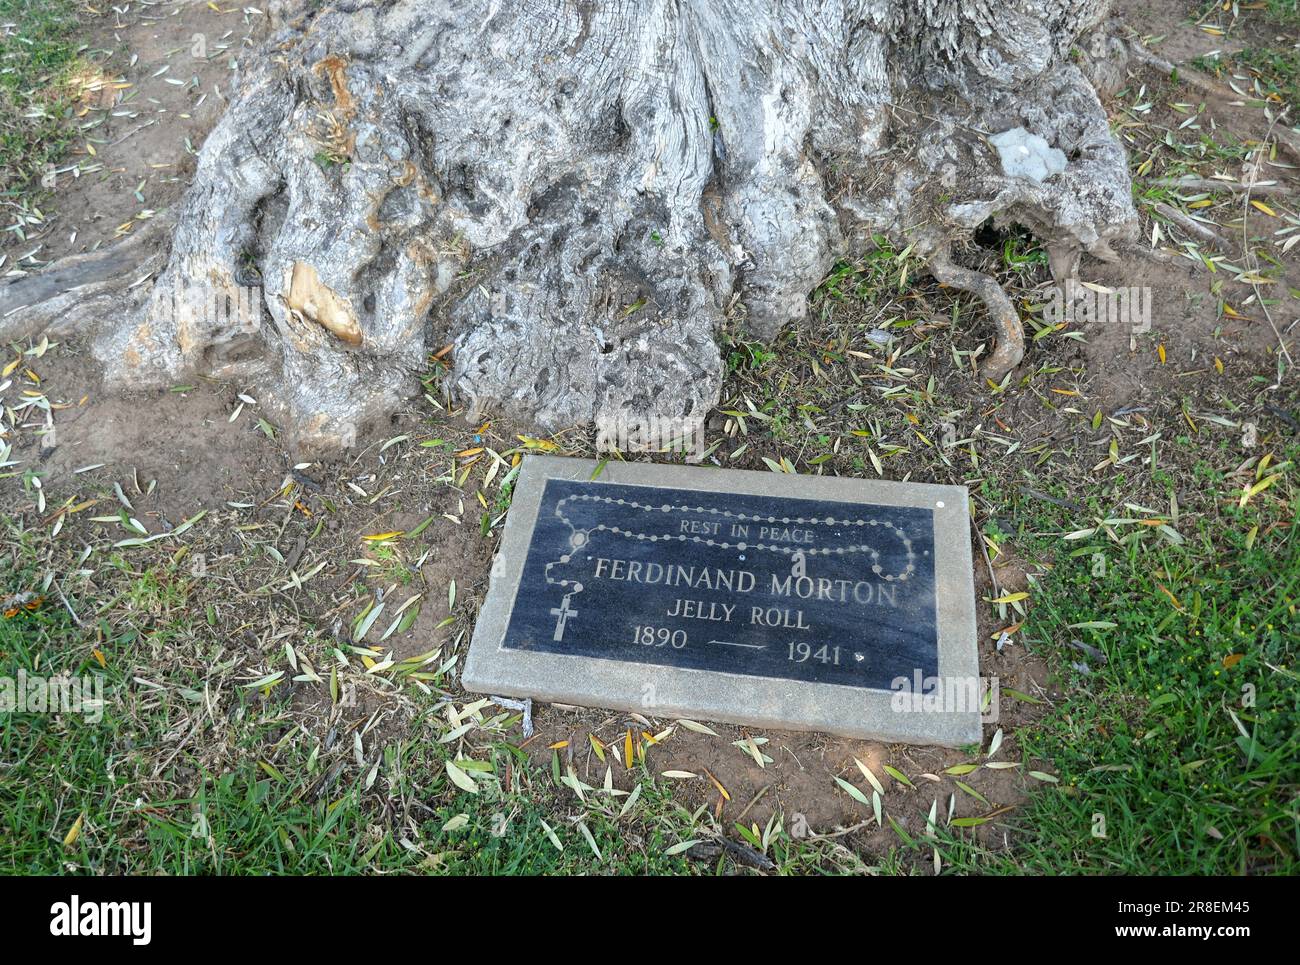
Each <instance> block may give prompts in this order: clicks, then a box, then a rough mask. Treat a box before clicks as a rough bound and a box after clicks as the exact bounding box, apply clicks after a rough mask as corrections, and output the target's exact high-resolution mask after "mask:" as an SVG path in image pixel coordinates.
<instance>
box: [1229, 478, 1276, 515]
mask: <svg viewBox="0 0 1300 965" xmlns="http://www.w3.org/2000/svg"><path fill="white" fill-rule="evenodd" d="M1281 478H1282V474H1281V473H1280V472H1275V473H1273V475H1271V476H1269V477H1268V478H1267V479H1265V480H1264V481H1263V482H1257V483H1255V485H1253V486H1251V487H1250V488H1249V489H1247V490H1246V491H1245V492H1243V493H1242V494H1241V501H1240V502H1239V503H1237V508H1238V509H1242V508H1244V507H1245V505H1246V504H1247V503H1248V502H1250V501H1251V500H1252V499H1254V498H1255V497H1256V496H1258V495H1259V494H1260V493H1262V492H1263V491H1264V490H1265V489H1267V488H1268V487H1269V486H1271V485H1273V483H1275V482H1277V481H1278V480H1279V479H1281Z"/></svg>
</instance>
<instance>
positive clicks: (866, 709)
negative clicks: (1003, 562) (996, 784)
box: [463, 456, 981, 745]
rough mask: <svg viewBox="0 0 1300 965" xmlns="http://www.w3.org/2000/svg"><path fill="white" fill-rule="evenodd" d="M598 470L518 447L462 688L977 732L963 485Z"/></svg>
mask: <svg viewBox="0 0 1300 965" xmlns="http://www.w3.org/2000/svg"><path fill="white" fill-rule="evenodd" d="M597 465H598V464H597V463H595V462H593V461H590V460H580V459H563V458H556V457H550V456H530V457H527V458H526V461H525V463H524V466H523V468H522V470H521V472H520V475H519V479H518V481H517V484H516V487H515V492H514V497H513V502H512V506H511V509H510V515H509V516H508V518H507V520H506V526H505V531H504V534H503V537H502V544H501V550H500V553H499V554H498V559H497V562H496V564H495V565H494V567H493V574H494V575H493V579H492V583H491V586H490V588H489V592H488V597H487V600H486V601H485V603H484V606H483V610H482V612H481V613H480V616H479V620H478V624H477V626H476V628H475V632H474V638H473V641H472V643H471V646H470V652H469V656H468V658H467V660H466V664H465V670H464V674H463V683H464V685H465V687H466V688H467V689H469V690H472V691H476V692H482V693H491V694H498V695H506V696H515V697H534V698H537V699H540V700H545V701H552V702H558V703H567V704H579V705H585V706H595V707H608V708H613V709H622V710H633V711H636V712H638V713H641V714H644V715H646V716H662V717H692V718H697V719H701V720H720V721H729V722H733V723H748V724H755V725H760V726H769V727H776V728H787V729H802V730H824V731H828V732H831V733H836V734H842V735H845V736H850V737H864V738H865V737H870V738H877V739H882V740H903V741H912V742H918V743H937V744H948V745H960V744H965V743H973V742H977V741H978V740H979V738H980V701H981V697H980V692H979V687H980V685H979V680H978V668H977V658H976V639H975V633H976V631H975V604H974V586H973V580H972V572H971V547H970V536H969V523H968V516H967V494H966V490H965V489H964V488H962V487H952V486H932V485H927V484H917V483H885V482H871V481H863V480H855V479H842V478H830V477H821V476H797V475H785V474H780V473H761V472H745V471H740V470H710V469H702V468H690V467H678V466H657V465H650V464H646V463H607V464H606V465H605V467H604V469H603V470H602V471H601V472H600V473H599V475H598V476H597V478H596V479H594V480H593V479H592V478H591V477H592V475H593V473H595V470H596V468H597ZM923 698H925V699H923Z"/></svg>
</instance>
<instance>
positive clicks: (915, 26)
mask: <svg viewBox="0 0 1300 965" xmlns="http://www.w3.org/2000/svg"><path fill="white" fill-rule="evenodd" d="M1107 7H1108V0H1006V2H992V0H789V2H779V0H769V2H760V0H641V2H635V3H634V2H628V0H511V2H504V0H374V2H363V0H339V2H336V3H333V4H332V5H328V6H325V7H324V8H323V9H319V10H312V11H306V12H297V11H298V10H300V7H298V6H297V5H291V4H287V3H281V4H278V5H275V4H273V9H272V12H273V14H274V15H275V16H276V17H277V18H278V20H279V28H278V32H277V33H276V35H275V36H274V37H273V38H272V39H271V40H270V41H269V42H268V44H267V46H266V48H265V49H264V51H263V52H262V55H261V56H260V57H259V58H257V59H255V60H253V61H250V62H249V63H248V64H246V65H245V66H244V70H243V72H242V75H241V77H240V80H239V83H238V88H237V91H236V94H235V96H234V98H233V99H232V102H231V106H230V109H229V111H228V112H227V114H226V115H225V117H224V118H223V120H222V121H221V122H220V123H219V125H218V126H217V127H216V129H215V130H214V131H213V132H212V134H211V135H210V136H209V138H208V140H207V142H206V143H205V144H204V146H203V149H202V152H201V154H200V159H199V165H198V170H197V173H196V175H195V179H194V183H193V185H192V187H191V188H190V190H189V192H188V194H187V195H186V196H185V198H184V200H183V202H182V203H181V205H180V206H179V210H178V211H176V212H175V215H174V218H172V219H171V221H170V222H169V223H168V224H167V225H165V226H164V227H165V229H166V230H165V231H158V232H156V235H157V239H158V240H157V243H156V244H154V245H153V246H152V247H151V245H150V243H148V242H142V241H136V242H134V243H133V245H134V246H133V247H131V248H126V249H124V250H121V251H119V250H116V249H115V250H112V251H110V252H107V253H104V254H101V255H96V256H89V257H88V258H84V259H82V260H81V261H79V262H78V263H76V264H73V265H64V266H57V267H56V268H54V269H52V270H51V272H49V273H47V274H46V275H37V276H33V277H31V278H27V279H22V280H20V281H19V282H17V283H15V284H11V285H10V286H8V287H7V288H5V289H0V337H2V338H5V339H10V338H13V337H16V336H18V335H24V334H30V333H32V332H34V331H36V330H38V329H40V328H43V327H50V326H54V327H55V329H56V330H67V329H69V328H71V327H74V326H80V325H92V326H93V331H94V335H93V346H94V354H95V355H96V356H97V357H98V359H99V360H100V361H101V362H102V364H103V366H104V369H105V376H106V379H107V381H108V382H109V383H110V384H112V385H118V386H123V387H128V388H142V387H143V388H147V387H154V386H159V387H160V386H165V385H170V384H174V383H175V382H177V381H179V380H181V379H184V378H186V377H189V376H192V375H193V374H195V373H207V374H212V375H215V376H220V377H228V378H233V379H236V380H239V381H240V382H241V383H242V384H244V385H247V386H249V387H250V388H251V389H254V390H256V391H257V392H258V394H259V397H260V398H262V399H263V401H264V402H266V403H267V404H269V405H270V406H272V408H273V411H276V413H277V414H278V416H279V418H280V420H281V421H282V422H283V423H284V425H285V427H286V429H287V430H288V434H289V438H290V440H291V442H293V443H294V444H295V446H296V447H297V448H298V449H299V450H300V451H305V452H311V453H318V452H322V451H329V450H334V449H337V448H339V447H342V446H346V445H349V444H351V443H352V442H353V441H354V439H355V435H356V432H357V428H358V426H359V425H361V424H362V423H363V422H364V421H365V420H366V419H368V418H369V417H372V416H375V415H378V414H381V413H383V412H385V411H387V410H390V409H391V408H392V407H393V406H394V405H395V404H396V403H397V402H398V401H399V400H400V398H401V397H402V396H404V395H406V394H407V393H409V392H410V391H411V389H412V388H413V387H414V385H415V379H414V373H415V372H416V371H418V370H419V369H420V368H421V366H422V363H423V361H424V359H425V356H426V352H427V351H428V348H429V346H430V345H431V344H432V343H431V341H430V340H431V338H432V337H434V333H435V332H436V333H437V334H438V336H439V337H440V336H441V334H442V332H441V330H442V329H446V330H447V331H448V332H449V333H450V335H451V337H452V338H453V340H454V342H455V352H454V369H453V373H452V377H453V380H454V387H455V389H456V390H457V391H458V392H460V393H461V394H462V395H463V396H464V397H465V398H467V399H468V400H470V401H471V402H472V403H473V404H474V405H475V406H478V407H499V408H504V409H506V410H508V411H510V412H511V413H513V414H514V415H516V416H519V417H523V418H525V419H528V420H530V421H532V422H535V423H538V424H540V425H542V426H544V427H551V428H554V427H559V426H562V425H567V424H575V423H584V422H589V421H591V420H592V419H593V417H594V416H596V415H597V414H598V413H601V414H606V415H618V414H620V413H621V414H627V415H646V414H655V415H659V416H670V417H679V416H688V417H689V416H692V415H702V414H703V413H704V412H706V411H707V410H708V409H709V408H710V407H711V406H713V405H714V404H715V403H716V401H717V397H718V392H719V386H720V383H721V364H720V359H719V353H718V349H717V347H716V344H715V341H714V334H715V331H716V330H717V328H718V326H719V324H720V323H721V320H722V317H723V312H724V308H725V306H726V305H727V304H728V303H729V301H730V300H731V299H732V297H733V295H735V294H739V296H740V298H741V300H742V301H743V303H744V305H745V307H746V309H747V313H748V320H747V326H748V328H749V329H750V331H751V332H752V333H753V334H755V335H758V336H760V337H771V336H773V335H774V334H775V333H776V332H777V331H778V330H779V329H780V328H781V327H782V326H783V325H786V324H787V323H790V322H792V321H797V320H799V319H802V318H803V317H804V316H805V313H806V311H807V307H806V306H807V296H808V294H809V292H810V291H812V289H813V288H814V287H815V286H816V285H817V284H818V283H819V281H820V280H821V279H822V278H823V276H824V275H825V273H826V271H827V270H828V269H829V267H830V266H831V264H832V262H833V260H834V259H835V258H836V257H837V256H842V255H845V254H851V253H852V252H853V251H854V250H855V249H858V250H860V249H861V248H862V247H863V246H864V245H866V244H868V243H869V239H870V237H871V236H872V235H874V234H878V233H884V234H886V235H890V236H893V237H896V238H898V239H904V240H905V241H906V242H907V243H912V242H915V243H916V244H917V246H918V249H917V250H919V251H921V252H922V253H924V254H926V255H928V256H929V257H931V258H932V259H933V264H934V267H935V274H936V277H938V278H939V279H940V280H942V281H946V282H948V283H950V284H953V285H955V286H956V287H959V288H964V289H969V290H971V291H974V292H976V293H978V294H979V295H980V296H981V297H982V298H983V299H984V300H985V302H986V304H988V306H989V308H990V310H991V311H992V312H993V314H994V316H995V320H996V321H997V323H998V329H997V337H998V347H997V349H996V351H995V352H994V353H993V355H992V356H991V358H990V359H989V362H988V363H987V364H986V366H985V373H986V374H989V375H991V376H993V377H1000V376H1001V375H1002V374H1004V373H1005V372H1006V371H1008V370H1009V369H1010V368H1011V367H1013V366H1014V365H1015V364H1016V363H1018V362H1019V360H1020V356H1021V354H1022V352H1023V343H1022V341H1021V335H1020V329H1019V320H1018V318H1016V316H1015V311H1014V308H1013V307H1010V305H1009V302H1007V301H1006V299H1005V296H1002V295H1001V292H1000V291H999V290H998V289H997V286H996V283H995V282H993V281H992V279H988V278H986V277H984V276H978V275H976V273H974V272H971V271H969V270H968V269H960V268H956V267H954V266H953V265H952V264H951V262H950V261H949V259H948V252H949V250H950V247H951V245H952V244H953V243H954V241H956V240H960V239H961V238H963V237H964V236H967V235H969V233H970V232H971V231H973V229H974V228H975V227H976V226H978V225H979V224H980V223H982V222H984V221H985V220H987V219H989V218H993V217H997V218H1003V219H1007V220H1014V221H1016V222H1019V223H1021V224H1024V225H1026V226H1027V227H1028V228H1030V229H1031V230H1032V231H1034V232H1036V233H1037V234H1038V235H1040V236H1041V237H1042V238H1044V239H1045V240H1046V241H1047V242H1048V244H1049V246H1050V248H1051V250H1052V253H1053V265H1054V267H1057V268H1058V269H1059V268H1060V267H1061V266H1068V265H1069V264H1070V263H1071V261H1072V260H1073V258H1074V256H1075V255H1077V253H1078V252H1080V251H1089V252H1092V253H1094V254H1096V255H1099V256H1102V257H1108V256H1110V245H1111V244H1112V243H1113V242H1114V241H1116V240H1123V239H1125V238H1127V237H1128V236H1129V235H1130V234H1131V233H1132V231H1133V229H1134V226H1135V221H1136V218H1135V213H1134V210H1133V207H1132V202H1131V198H1130V185H1129V178H1128V174H1127V168H1126V163H1125V157H1124V152H1123V150H1122V149H1121V148H1120V146H1119V145H1118V144H1117V142H1116V141H1115V140H1114V139H1113V138H1112V137H1111V135H1110V133H1109V130H1108V125H1107V118H1106V115H1105V113H1104V111H1103V110H1102V108H1101V106H1100V104H1099V102H1098V99H1097V96H1096V94H1095V92H1094V88H1093V86H1092V85H1091V83H1090V81H1089V76H1088V75H1089V73H1090V72H1091V68H1092V67H1093V66H1097V65H1103V64H1105V63H1106V58H1107V56H1108V55H1109V54H1110V53H1111V52H1112V51H1111V50H1110V48H1108V47H1107V41H1106V39H1105V36H1106V35H1105V32H1104V29H1099V28H1100V27H1101V26H1102V23H1103V18H1104V16H1105V14H1106V9H1107ZM1090 32H1091V33H1092V37H1091V38H1086V39H1084V40H1082V41H1081V40H1080V38H1085V37H1086V35H1089V34H1090ZM1094 40H1095V42H1094ZM1076 44H1079V45H1080V47H1079V48H1076V47H1075V45H1076ZM1019 128H1024V129H1025V130H1026V131H1027V132H1030V133H1032V134H1035V135H1038V136H1040V137H1041V138H1042V139H1043V141H1045V142H1046V144H1047V145H1049V146H1050V148H1051V149H1053V150H1059V151H1060V152H1062V153H1061V155H1055V154H1053V155H1051V157H1048V158H1047V163H1048V166H1049V167H1052V166H1053V165H1055V164H1056V161H1054V160H1053V159H1054V158H1056V159H1059V160H1060V162H1061V163H1060V164H1059V168H1063V169H1055V168H1054V173H1052V174H1051V175H1050V176H1048V177H1045V178H1043V179H1041V180H1039V179H1037V178H1036V177H1034V176H1030V175H1028V174H1024V173H1017V168H1016V167H1015V165H1014V164H1007V163H1004V161H1003V160H1002V157H1001V156H1000V154H999V151H998V150H996V149H994V147H993V146H991V145H990V143H989V141H988V137H989V136H990V135H993V134H997V133H999V132H1003V131H1007V130H1012V129H1019ZM1035 143H1039V142H1035ZM1025 153H1031V152H1030V151H1029V149H1027V148H1026V149H1025ZM1045 157H1046V156H1045ZM60 273H62V275H60ZM60 278H61V279H62V281H60ZM251 284H256V285H258V286H260V290H259V292H258V295H257V300H256V301H253V302H249V301H248V300H247V298H246V297H245V298H242V299H241V295H242V294H243V293H244V292H246V290H247V288H248V286H250V285H251ZM196 293H197V295H198V297H194V296H195V295H196ZM214 295H215V296H219V297H220V298H221V299H222V300H223V301H224V300H225V299H229V302H228V304H227V306H226V309H225V310H223V311H215V312H214V311H212V303H213V296H214ZM629 306H641V307H640V308H639V309H638V310H636V311H629V310H628V308H629ZM1008 308H1010V311H1008ZM262 315H265V321H262V320H261V316H262Z"/></svg>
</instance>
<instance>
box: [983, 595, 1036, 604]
mask: <svg viewBox="0 0 1300 965" xmlns="http://www.w3.org/2000/svg"><path fill="white" fill-rule="evenodd" d="M1028 599H1029V594H1028V593H1008V594H1006V595H1005V596H1000V597H998V598H996V599H994V600H989V602H990V603H1019V602H1020V601H1021V600H1028Z"/></svg>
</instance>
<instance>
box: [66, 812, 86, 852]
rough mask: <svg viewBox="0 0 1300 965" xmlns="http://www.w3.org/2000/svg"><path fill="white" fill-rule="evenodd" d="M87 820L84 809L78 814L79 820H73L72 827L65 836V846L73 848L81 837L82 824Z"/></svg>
mask: <svg viewBox="0 0 1300 965" xmlns="http://www.w3.org/2000/svg"><path fill="white" fill-rule="evenodd" d="M85 820H86V813H85V812H84V811H83V812H82V813H81V814H79V815H78V816H77V820H75V821H73V822H72V827H71V829H70V830H69V831H68V833H67V836H66V837H64V839H63V846H64V847H65V848H71V847H72V846H73V845H74V844H76V843H77V838H79V837H81V825H82V824H83V823H84V822H85Z"/></svg>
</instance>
